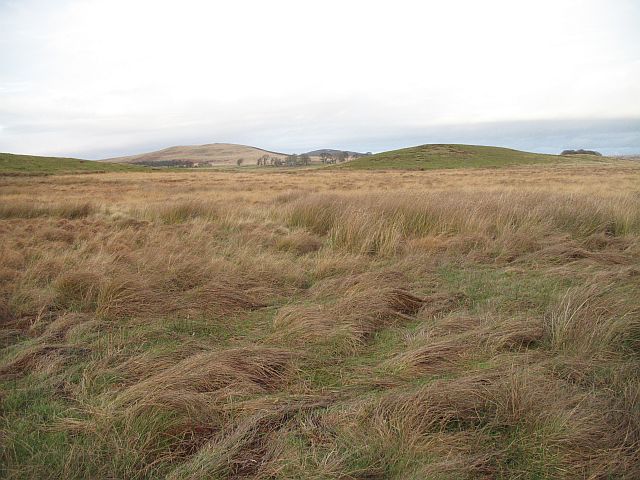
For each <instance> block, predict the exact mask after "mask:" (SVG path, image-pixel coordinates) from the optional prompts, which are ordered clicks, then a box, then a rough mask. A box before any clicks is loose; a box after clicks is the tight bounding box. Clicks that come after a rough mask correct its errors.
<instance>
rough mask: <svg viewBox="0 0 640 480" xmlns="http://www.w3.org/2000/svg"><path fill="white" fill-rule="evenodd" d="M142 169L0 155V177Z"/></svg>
mask: <svg viewBox="0 0 640 480" xmlns="http://www.w3.org/2000/svg"><path fill="white" fill-rule="evenodd" d="M143 170H144V167H140V166H131V165H118V164H116V163H109V162H94V161H91V160H79V159H77V158H60V157H40V156H33V155H15V154H12V153H0V175H62V174H69V173H105V172H136V171H143Z"/></svg>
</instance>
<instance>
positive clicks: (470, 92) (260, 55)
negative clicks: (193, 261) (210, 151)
mask: <svg viewBox="0 0 640 480" xmlns="http://www.w3.org/2000/svg"><path fill="white" fill-rule="evenodd" d="M639 21H640V6H638V4H637V2H634V1H633V0H610V1H605V0H597V1H596V0H594V1H589V0H584V1H580V0H555V1H552V0H541V1H536V2H513V1H507V0H488V1H483V2H478V1H475V0H457V1H449V2H440V1H431V2H427V1H409V0H397V1H395V2H393V3H391V2H381V1H366V2H365V1H344V0H342V1H337V0H327V1H325V2H313V3H312V2H296V1H292V0H275V1H271V2H261V1H249V0H244V1H242V0H240V1H220V2H218V1H216V2H210V1H205V0H183V1H181V2H170V1H165V0H126V1H125V0H84V1H79V0H60V1H57V2H47V1H44V0H22V1H20V2H10V1H9V2H7V1H4V2H3V1H2V0H0V64H1V65H2V69H1V70H0V124H2V125H4V127H5V128H4V130H3V131H1V132H0V150H5V151H6V150H12V151H28V152H31V153H51V154H64V153H71V152H74V153H78V154H85V155H88V156H92V155H96V154H97V153H98V152H109V151H110V149H111V151H113V152H116V151H118V152H120V151H125V150H126V149H128V148H131V149H144V148H146V146H147V145H158V146H162V145H169V144H172V143H175V142H179V143H186V142H188V141H195V142H213V141H233V140H234V139H243V141H247V142H248V143H257V142H254V141H252V139H253V138H255V139H259V140H261V141H263V142H266V143H268V145H264V146H268V147H271V148H278V149H295V148H298V147H300V148H304V147H303V146H301V144H302V143H303V142H313V143H314V144H313V145H309V146H310V147H311V146H324V143H323V142H326V144H327V145H329V144H331V143H332V142H336V141H348V138H349V135H350V134H351V136H352V137H353V138H354V139H355V138H356V137H358V135H361V134H362V132H363V131H368V132H371V134H374V133H378V132H379V134H380V135H384V134H385V132H388V131H394V132H401V131H403V129H406V130H407V131H418V130H419V129H421V128H423V129H433V128H434V127H437V126H438V125H447V124H466V123H478V122H504V121H528V120H549V119H562V118H578V119H589V118H620V117H640V82H637V78H640V34H639V33H638V31H637V24H638V23H639ZM313 132H317V133H316V134H315V136H314V134H313ZM350 132H351V133H350ZM346 146H348V145H346Z"/></svg>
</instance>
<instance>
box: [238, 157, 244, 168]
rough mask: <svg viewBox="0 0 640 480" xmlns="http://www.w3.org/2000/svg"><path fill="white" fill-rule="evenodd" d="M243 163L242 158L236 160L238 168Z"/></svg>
mask: <svg viewBox="0 0 640 480" xmlns="http://www.w3.org/2000/svg"><path fill="white" fill-rule="evenodd" d="M243 163H244V158H239V159H238V160H236V164H237V165H238V166H240V165H242V164H243Z"/></svg>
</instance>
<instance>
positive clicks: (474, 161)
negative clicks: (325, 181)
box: [338, 144, 603, 170]
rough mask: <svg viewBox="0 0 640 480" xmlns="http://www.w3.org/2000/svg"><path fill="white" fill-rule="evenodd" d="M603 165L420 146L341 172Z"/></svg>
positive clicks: (501, 151)
mask: <svg viewBox="0 0 640 480" xmlns="http://www.w3.org/2000/svg"><path fill="white" fill-rule="evenodd" d="M584 160H591V161H603V159H602V158H600V157H594V156H588V155H572V156H561V155H545V154H540V153H529V152H522V151H520V150H512V149H510V148H502V147H487V146H482V145H454V144H450V145H445V144H433V145H421V146H418V147H410V148H402V149H400V150H391V151H389V152H382V153H377V154H375V155H371V156H367V157H361V158H358V159H355V160H352V161H350V162H347V163H345V164H343V165H340V166H339V167H338V168H350V169H355V170H389V169H399V170H431V169H440V168H495V167H507V166H512V165H533V164H541V163H542V164H552V163H568V162H576V161H584Z"/></svg>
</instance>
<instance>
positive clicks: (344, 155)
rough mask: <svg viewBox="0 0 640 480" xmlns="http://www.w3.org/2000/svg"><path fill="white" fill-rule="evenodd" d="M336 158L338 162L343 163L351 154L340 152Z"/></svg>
mask: <svg viewBox="0 0 640 480" xmlns="http://www.w3.org/2000/svg"><path fill="white" fill-rule="evenodd" d="M336 157H337V158H338V161H339V162H340V163H342V162H346V161H347V159H348V158H349V154H348V153H347V152H338V153H337V154H336Z"/></svg>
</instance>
